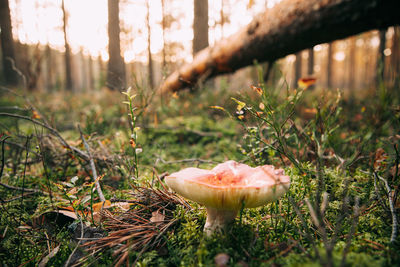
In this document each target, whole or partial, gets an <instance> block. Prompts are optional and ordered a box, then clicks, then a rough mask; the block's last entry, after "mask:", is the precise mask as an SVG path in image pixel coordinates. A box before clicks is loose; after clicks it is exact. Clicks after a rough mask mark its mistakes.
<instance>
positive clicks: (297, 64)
mask: <svg viewBox="0 0 400 267" xmlns="http://www.w3.org/2000/svg"><path fill="white" fill-rule="evenodd" d="M301 64H302V60H301V51H300V52H297V53H296V61H295V63H294V79H293V81H292V87H293V88H296V87H297V81H298V80H299V79H300V78H301V69H302V68H301Z"/></svg>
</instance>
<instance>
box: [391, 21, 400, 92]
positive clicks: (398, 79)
mask: <svg viewBox="0 0 400 267" xmlns="http://www.w3.org/2000/svg"><path fill="white" fill-rule="evenodd" d="M392 40H393V41H392V47H391V49H392V56H391V57H390V61H391V62H390V63H391V66H392V68H393V80H394V87H395V88H399V86H400V27H399V26H396V27H394V34H393V37H392Z"/></svg>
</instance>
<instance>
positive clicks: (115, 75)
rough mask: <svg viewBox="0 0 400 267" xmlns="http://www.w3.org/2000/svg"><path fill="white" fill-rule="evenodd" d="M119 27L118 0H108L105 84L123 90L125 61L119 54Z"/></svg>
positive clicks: (112, 88)
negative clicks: (107, 56)
mask: <svg viewBox="0 0 400 267" xmlns="http://www.w3.org/2000/svg"><path fill="white" fill-rule="evenodd" d="M119 34H120V27H119V0H108V54H109V60H108V68H107V86H108V88H110V89H111V90H120V91H121V90H123V89H124V88H125V86H126V85H125V84H126V77H125V63H124V60H123V58H122V56H121V44H120V37H119Z"/></svg>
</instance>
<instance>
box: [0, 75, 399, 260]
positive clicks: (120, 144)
mask: <svg viewBox="0 0 400 267" xmlns="http://www.w3.org/2000/svg"><path fill="white" fill-rule="evenodd" d="M261 83H262V82H261ZM130 94H131V96H132V95H133V94H137V95H136V97H133V100H132V101H133V102H132V105H133V107H135V109H134V112H133V114H131V115H128V114H129V113H130V112H128V109H127V105H126V104H124V103H123V102H124V101H126V100H127V99H126V96H125V95H123V94H121V93H118V92H109V91H99V92H90V93H85V94H83V93H77V94H66V93H60V92H58V93H38V94H34V95H30V96H29V97H28V99H29V101H28V102H27V101H26V100H24V99H23V98H22V97H20V96H15V95H13V94H10V93H9V92H8V93H3V94H2V96H1V99H0V101H1V103H2V106H1V111H0V113H1V114H2V115H1V117H0V127H1V129H2V130H1V133H2V134H3V136H2V137H1V140H2V145H4V146H3V147H4V149H3V150H2V151H4V158H2V159H4V164H2V166H3V167H4V168H3V169H4V170H3V175H2V177H1V182H2V183H3V184H6V185H9V186H13V187H14V188H13V189H10V188H6V187H4V186H1V187H0V195H1V214H2V215H1V221H0V234H1V246H0V262H2V264H3V265H4V266H18V265H21V264H25V265H28V266H36V265H38V264H39V263H40V262H42V263H43V262H44V261H46V260H47V264H48V265H49V266H61V265H62V264H64V263H65V262H67V261H68V260H69V258H70V256H71V254H72V253H73V251H74V250H75V251H76V250H79V251H81V257H82V258H83V257H84V259H85V261H84V262H83V263H82V264H84V265H100V266H112V265H114V264H115V261H116V257H117V256H118V255H116V254H115V251H116V250H117V249H118V246H117V247H113V248H109V249H107V247H106V248H105V249H103V250H101V251H100V252H98V253H95V254H93V255H88V253H87V251H85V249H84V247H81V246H77V240H78V239H76V235H77V233H76V229H79V225H80V224H81V223H85V225H86V226H85V227H91V228H92V229H97V230H98V231H100V232H99V233H101V234H100V236H101V237H104V236H107V234H109V233H107V229H108V228H107V226H106V225H104V224H102V222H101V221H94V220H92V218H91V212H93V204H95V203H98V202H99V198H98V194H97V192H96V191H95V190H93V188H94V184H93V183H92V176H93V171H92V169H91V168H90V165H89V164H88V160H85V159H84V158H82V157H80V156H79V155H77V154H76V153H73V151H71V149H70V148H68V147H66V146H65V145H63V144H62V142H61V141H60V138H57V136H55V135H54V133H53V134H52V133H51V131H50V130H49V129H46V128H45V127H42V126H40V125H39V124H37V123H36V124H35V123H33V122H32V121H31V120H34V121H35V122H42V123H45V124H46V125H50V126H51V127H52V128H54V129H57V132H58V133H59V134H60V136H61V138H62V139H64V140H66V141H67V143H68V144H69V145H70V146H73V147H76V148H78V149H80V150H81V151H85V146H84V143H83V141H82V138H81V137H80V134H79V130H78V128H77V125H78V124H79V125H80V128H81V129H82V132H83V134H84V137H85V139H86V140H87V143H88V144H89V146H90V149H91V153H92V155H93V158H94V162H95V164H96V169H97V172H98V174H99V177H100V180H99V182H100V184H101V186H102V188H103V192H104V195H105V198H106V199H107V200H112V201H115V202H117V201H119V202H121V201H128V200H132V199H137V198H135V196H137V194H136V193H135V192H137V188H138V187H143V188H150V189H154V190H156V189H157V190H158V189H160V190H162V188H163V187H162V184H161V183H162V181H161V179H162V176H163V174H165V173H166V172H169V173H171V172H174V171H177V170H179V169H182V168H185V167H189V166H198V167H201V168H212V167H213V166H214V165H216V164H217V163H220V162H224V161H226V160H231V159H232V160H236V161H241V162H244V163H247V164H249V165H252V166H256V165H260V164H274V165H277V166H280V167H283V168H285V171H286V173H287V174H288V175H290V177H291V181H292V183H291V186H290V190H289V192H288V193H287V194H286V195H285V196H284V197H282V198H281V199H279V200H277V201H275V202H273V203H269V204H266V205H265V206H263V207H260V208H257V209H247V210H242V211H241V212H240V214H239V216H238V217H237V219H236V222H235V224H234V226H233V227H232V228H231V229H230V230H229V231H228V232H226V233H217V234H215V235H213V236H211V237H206V236H204V234H203V231H202V230H203V229H202V227H203V226H204V223H205V219H206V214H205V210H204V208H203V207H201V206H199V205H198V204H196V203H192V202H189V203H190V208H188V207H185V206H182V205H179V204H178V205H176V207H175V206H174V208H173V212H172V215H171V216H173V218H174V223H173V224H172V226H171V227H169V228H168V231H165V232H163V233H162V234H160V238H161V239H160V241H159V243H158V244H159V245H157V246H156V245H154V246H150V245H149V246H148V247H146V248H145V249H143V250H142V248H138V249H136V250H132V251H129V253H128V254H127V255H128V256H127V258H126V259H125V260H124V261H123V262H122V264H136V265H138V266H213V265H215V264H217V265H220V266H223V264H226V265H229V266H320V265H328V266H339V265H342V266H394V265H397V264H399V262H400V259H399V257H398V253H397V250H398V249H399V243H398V241H397V240H398V238H397V236H396V237H395V239H394V240H393V231H394V228H393V220H394V218H398V213H399V202H398V200H397V194H398V191H399V187H398V185H399V170H398V169H399V167H400V166H399V159H400V156H399V151H398V145H399V142H400V141H399V140H400V136H399V135H398V134H399V132H400V131H399V130H400V122H399V118H400V114H399V106H398V105H399V95H398V90H396V89H391V90H389V89H387V88H384V87H382V88H380V89H378V90H376V91H373V92H371V93H370V95H369V96H367V97H364V98H358V99H357V98H354V97H343V96H340V95H338V92H336V91H332V92H328V91H324V94H321V92H315V91H311V90H305V88H297V89H289V88H286V87H283V88H274V89H272V88H266V87H264V86H263V85H262V84H261V85H260V86H259V87H255V88H253V89H249V90H245V91H244V92H242V94H237V93H232V92H229V90H226V89H223V88H222V89H221V88H220V89H218V90H216V89H212V90H211V88H204V89H202V90H199V91H198V92H195V93H190V92H184V93H181V94H179V95H175V96H173V97H172V98H170V99H169V100H168V101H166V100H165V99H160V98H159V96H157V95H151V94H150V93H146V92H145V91H143V90H137V88H136V89H135V88H134V89H132V91H131V92H130ZM321 95H325V96H324V97H321ZM231 97H233V99H232V98H231ZM7 114H17V115H19V116H20V117H19V118H16V117H10V116H9V115H7ZM132 118H133V120H135V127H134V128H132V127H131V125H132V124H131V123H132V121H133V120H132ZM135 157H136V158H135ZM76 177H77V178H76ZM157 177H158V178H157ZM160 177H161V178H160ZM159 178H160V180H159ZM16 187H18V188H19V189H16ZM22 188H24V189H25V191H22V190H20V189H22ZM31 189H34V191H32V190H31ZM135 194H136V195H135ZM22 195H23V196H22ZM60 207H70V208H72V209H73V211H75V212H77V214H78V215H80V217H81V218H82V219H77V220H75V221H73V220H71V221H70V220H61V219H60V218H59V217H57V218H53V217H51V216H50V217H51V218H50V217H45V216H43V214H44V213H45V212H49V211H54V210H57V209H58V208H60ZM140 207H141V206H140V205H138V204H135V203H133V204H131V206H130V210H131V211H132V212H134V211H135V210H139V209H140ZM90 208H91V209H92V210H91V211H90ZM88 210H89V212H88ZM151 211H152V212H154V210H151ZM107 212H109V215H110V214H111V215H110V216H117V214H118V213H121V210H118V208H111V209H107ZM151 214H152V213H151V212H150V211H149V214H148V215H149V218H150V217H151V216H152V215H151ZM39 219H40V220H41V221H40V220H39ZM64 219H65V218H64ZM38 220H39V221H38ZM155 229H158V228H157V227H156V226H155ZM97 230H96V231H97ZM74 236H75V238H74ZM78 237H79V236H78ZM133 240H134V238H132V239H129V238H128V239H126V240H122V241H121V244H128V243H129V242H134V241H133ZM127 242H128V243H127ZM57 248H58V249H57ZM52 252H53V253H52ZM53 254H54V255H53Z"/></svg>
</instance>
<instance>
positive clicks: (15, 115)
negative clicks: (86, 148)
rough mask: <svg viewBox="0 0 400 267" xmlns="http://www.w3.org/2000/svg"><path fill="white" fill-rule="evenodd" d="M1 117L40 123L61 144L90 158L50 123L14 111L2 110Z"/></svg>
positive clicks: (85, 157)
mask: <svg viewBox="0 0 400 267" xmlns="http://www.w3.org/2000/svg"><path fill="white" fill-rule="evenodd" d="M0 117H12V118H17V119H22V120H27V121H30V122H32V123H34V124H36V125H39V126H41V127H43V128H45V129H47V130H49V131H50V133H52V134H53V135H54V136H56V137H57V138H58V139H59V140H60V142H61V144H62V145H63V146H65V147H66V148H68V149H70V150H71V151H73V152H75V153H76V154H78V155H79V156H80V157H81V158H83V159H85V160H89V159H90V158H89V155H88V154H86V153H85V152H83V151H82V150H80V149H79V148H76V147H74V146H71V145H69V144H68V143H67V141H65V139H64V138H63V137H62V136H61V135H60V133H59V132H58V131H57V130H56V129H54V128H53V127H51V126H50V125H48V124H46V123H43V122H40V121H38V120H35V119H32V118H29V117H27V116H22V115H18V114H12V113H4V112H0Z"/></svg>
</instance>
